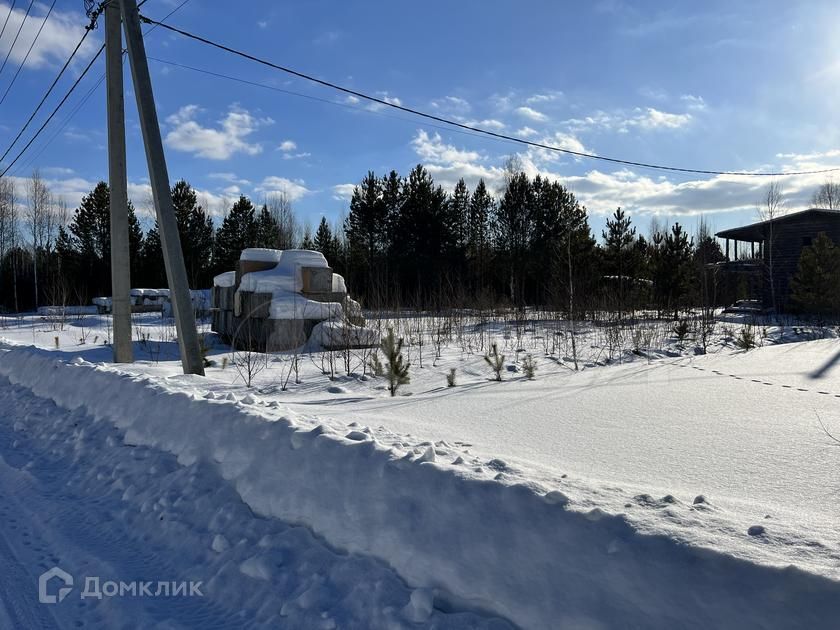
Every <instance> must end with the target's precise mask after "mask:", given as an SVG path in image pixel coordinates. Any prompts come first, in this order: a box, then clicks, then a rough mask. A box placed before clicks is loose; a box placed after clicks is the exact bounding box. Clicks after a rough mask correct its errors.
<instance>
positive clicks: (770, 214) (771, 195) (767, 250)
mask: <svg viewBox="0 0 840 630" xmlns="http://www.w3.org/2000/svg"><path fill="white" fill-rule="evenodd" d="M784 212H785V199H784V192H783V191H782V185H781V184H780V183H779V182H778V181H777V180H773V181H771V182H770V183H769V184H768V185H767V190H766V192H765V194H764V199H763V201H762V205H761V206H759V208H758V214H759V217H760V218H761V220H762V221H764V222H765V226H764V261H765V268H766V270H767V278H768V281H769V282H770V301H771V302H772V307H773V309H774V310H775V309H776V306H777V304H776V276H775V273H774V268H773V244H774V241H775V239H776V234H775V223H776V219H778V218H779V217H780V216H782V215H783V214H784Z"/></svg>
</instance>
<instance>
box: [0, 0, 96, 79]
mask: <svg viewBox="0 0 840 630" xmlns="http://www.w3.org/2000/svg"><path fill="white" fill-rule="evenodd" d="M24 6H26V5H24V4H23V3H20V4H19V6H18V8H16V9H15V10H14V11H12V12H11V14H9V13H8V12H9V4H8V2H5V3H3V4H0V15H2V16H3V20H5V19H6V15H7V14H8V15H9V21H8V24H6V30H5V32H4V34H3V38H2V39H0V50H2V51H3V56H4V57H5V54H6V52H7V51H8V50H9V48H10V47H11V45H12V41H13V40H14V38H15V35H16V34H17V32H18V28H20V26H21V23H23V28H22V30H21V31H20V35H19V36H18V41H17V44H16V45H15V47H14V48H12V51H11V54H10V55H9V62H10V63H11V64H13V65H15V66H17V65H18V64H20V63H21V62H22V61H23V59H24V57H26V52H27V50H29V44H30V43H31V42H32V41H33V40H34V39H35V35H36V33H37V32H38V29H39V28H41V25H42V24H43V23H44V18H45V17H46V13H47V11H46V6H44V5H41V4H36V5H35V6H36V7H37V9H36V10H35V11H33V13H31V14H30V15H29V17H27V18H26V19H25V21H24V16H25V15H26V11H25V10H24V8H23V7H24ZM35 13H39V14H38V15H35ZM87 23H88V20H87V18H85V16H84V15H83V14H82V13H77V12H63V11H55V10H54V11H53V12H52V14H51V15H50V19H49V20H48V21H47V23H46V24H45V25H44V28H43V30H42V31H41V35H40V36H39V37H38V41H37V42H36V43H35V46H34V47H33V48H32V52H31V53H30V54H29V57H28V58H27V59H26V66H25V67H27V68H41V67H44V66H54V65H59V64H63V63H64V61H65V60H66V59H67V58H68V57H69V56H70V53H71V52H72V51H73V49H74V48H75V47H76V44H78V42H79V40H80V39H81V38H82V35H83V34H84V31H85V25H86V24H87ZM96 40H97V37H96V36H93V37H91V36H88V37H87V39H85V43H84V44H83V45H82V47H81V49H80V50H79V52H78V53H77V54H78V55H79V59H87V58H88V57H89V56H90V55H91V54H92V53H93V52H94V51H95V50H96V49H97V48H98V47H99V43H98V42H97V41H96Z"/></svg>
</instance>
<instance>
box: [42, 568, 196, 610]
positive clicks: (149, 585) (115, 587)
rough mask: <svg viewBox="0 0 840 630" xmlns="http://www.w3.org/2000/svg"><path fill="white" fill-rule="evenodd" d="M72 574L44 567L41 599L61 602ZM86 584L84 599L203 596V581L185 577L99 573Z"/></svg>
mask: <svg viewBox="0 0 840 630" xmlns="http://www.w3.org/2000/svg"><path fill="white" fill-rule="evenodd" d="M53 580H58V581H59V582H60V583H63V585H62V586H59V587H58V591H57V593H58V594H57V595H56V594H53V593H54V592H55V591H54V589H55V585H54V584H52V585H51V583H52V582H53ZM73 585H74V580H73V576H72V575H70V574H69V573H67V571H64V570H63V569H61V568H59V567H53V568H52V569H50V570H49V571H45V572H44V573H42V574H41V575H40V577H39V578H38V601H39V602H41V603H42V604H58V603H59V602H61V601H63V600H64V598H65V597H67V596H68V595H69V594H70V592H71V591H72V590H73ZM84 585H85V586H84V588H83V589H82V591H81V593H80V597H81V599H90V598H93V599H102V598H104V597H204V593H202V592H201V585H202V582H201V581H192V580H191V581H189V582H187V581H185V580H148V581H144V580H132V581H130V582H123V581H122V580H120V581H116V580H104V581H102V580H100V578H99V577H98V576H87V577H85V579H84Z"/></svg>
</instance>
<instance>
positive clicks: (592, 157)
mask: <svg viewBox="0 0 840 630" xmlns="http://www.w3.org/2000/svg"><path fill="white" fill-rule="evenodd" d="M140 19H141V20H142V21H144V22H146V23H148V24H155V25H157V26H161V27H163V28H165V29H167V30H168V31H171V32H173V33H177V34H178V35H182V36H183V37H187V38H189V39H192V40H195V41H197V42H201V43H203V44H207V45H208V46H212V47H213V48H217V49H219V50H223V51H225V52H228V53H231V54H234V55H237V56H239V57H242V58H243V59H248V60H249V61H254V62H256V63H259V64H261V65H264V66H267V67H269V68H272V69H274V70H279V71H281V72H285V73H286V74H290V75H292V76H296V77H298V78H300V79H305V80H306V81H310V82H312V83H317V84H319V85H322V86H324V87H328V88H330V89H333V90H337V91H339V92H343V93H345V94H349V95H351V96H355V97H356V98H360V99H363V100H366V101H369V102H372V103H378V104H379V105H382V106H385V107H390V108H392V109H397V110H400V111H403V112H406V113H409V114H413V115H414V116H419V117H421V118H426V119H428V120H434V121H436V122H439V123H443V124H445V125H450V126H452V127H457V128H460V129H465V130H468V131H472V132H474V133H478V134H481V135H485V136H489V137H492V138H498V139H501V140H505V141H508V142H515V143H518V144H521V145H525V146H530V147H534V148H537V149H545V150H547V151H554V152H557V153H564V154H566V155H572V156H574V157H579V158H586V159H590V160H600V161H603V162H611V163H613V164H623V165H625V166H637V167H641V168H649V169H653V170H659V171H670V172H677V173H694V174H699V175H733V176H744V177H784V176H788V175H817V174H822V173H832V172H835V171H840V167H836V168H827V169H821V170H814V171H778V172H760V171H759V172H744V171H725V170H711V169H699V168H681V167H677V166H666V165H662V164H652V163H647V162H637V161H634V160H625V159H620V158H613V157H606V156H603V155H596V154H594V153H586V152H583V151H573V150H571V149H564V148H562V147H557V146H552V145H548V144H543V143H541V142H533V141H531V140H526V139H524V138H519V137H516V136H511V135H508V134H504V133H499V132H496V131H490V130H489V129H483V128H481V127H476V126H473V125H467V124H465V123H459V122H457V121H454V120H451V119H448V118H444V117H442V116H436V115H434V114H429V113H427V112H423V111H420V110H418V109H413V108H411V107H406V106H404V105H399V104H397V103H392V102H389V101H387V100H385V99H383V98H378V97H376V96H371V95H369V94H365V93H364V92H359V91H357V90H353V89H350V88H347V87H344V86H342V85H338V84H336V83H332V82H331V81H325V80H324V79H319V78H317V77H314V76H312V75H309V74H306V73H304V72H300V71H298V70H294V69H292V68H288V67H286V66H281V65H279V64H276V63H273V62H271V61H268V60H266V59H262V58H260V57H257V56H255V55H252V54H250V53H246V52H243V51H241V50H237V49H235V48H231V47H230V46H226V45H224V44H220V43H218V42H215V41H212V40H210V39H207V38H206V37H202V36H200V35H196V34H194V33H190V32H188V31H185V30H182V29H179V28H176V27H174V26H170V25H168V24H163V23H162V22H159V21H156V20H153V19H151V18H148V17H146V16H144V15H141V16H140Z"/></svg>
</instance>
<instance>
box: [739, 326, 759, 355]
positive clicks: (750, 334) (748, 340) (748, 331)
mask: <svg viewBox="0 0 840 630" xmlns="http://www.w3.org/2000/svg"><path fill="white" fill-rule="evenodd" d="M734 343H735V347H736V348H738V349H740V350H744V351H747V350H752V349H753V348H755V347H756V342H755V331H753V328H752V326H744V327H743V328H741V332H739V333H738V336H737V337H735V341H734Z"/></svg>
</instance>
